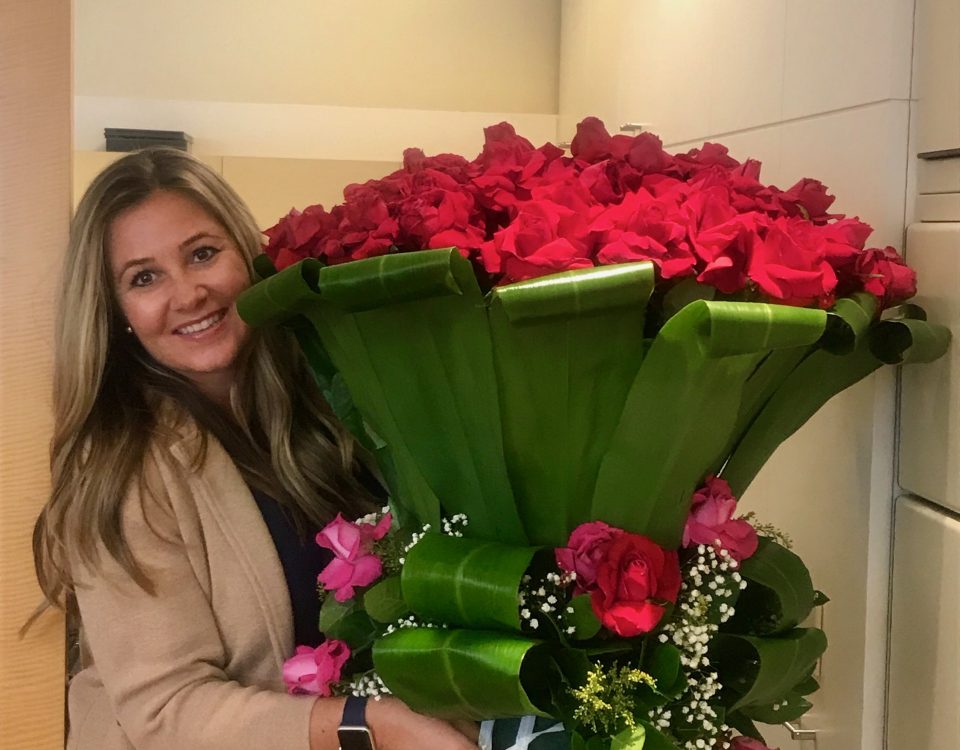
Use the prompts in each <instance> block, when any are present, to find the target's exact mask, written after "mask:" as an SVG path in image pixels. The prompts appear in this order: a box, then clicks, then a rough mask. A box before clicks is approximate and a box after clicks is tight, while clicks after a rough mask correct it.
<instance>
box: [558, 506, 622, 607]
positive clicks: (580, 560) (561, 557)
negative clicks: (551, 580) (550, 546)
mask: <svg viewBox="0 0 960 750" xmlns="http://www.w3.org/2000/svg"><path fill="white" fill-rule="evenodd" d="M622 533H623V532H622V531H621V530H620V529H615V528H614V527H613V526H608V525H607V524H605V523H604V522H603V521H590V522H589V523H582V524H580V525H579V526H577V528H575V529H574V530H573V533H571V534H570V539H569V540H567V546H566V547H560V548H558V549H556V550H554V554H555V556H556V558H557V565H558V566H559V567H560V570H563V571H565V572H567V573H576V575H577V581H576V593H578V594H583V593H586V592H589V591H591V590H592V589H593V588H594V587H595V584H596V581H597V565H598V564H599V563H600V560H602V559H603V558H604V557H605V556H606V554H607V548H608V547H609V546H610V542H612V541H613V539H614V537H616V536H617V535H618V534H622Z"/></svg>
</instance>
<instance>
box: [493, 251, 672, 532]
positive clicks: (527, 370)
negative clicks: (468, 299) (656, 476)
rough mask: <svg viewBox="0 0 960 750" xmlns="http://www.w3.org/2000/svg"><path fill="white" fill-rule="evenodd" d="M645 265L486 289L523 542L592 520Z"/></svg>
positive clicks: (631, 356)
mask: <svg viewBox="0 0 960 750" xmlns="http://www.w3.org/2000/svg"><path fill="white" fill-rule="evenodd" d="M653 282H654V274H653V265H652V264H651V263H631V264H626V265H623V266H609V267H607V268H591V269H586V270H583V271H571V272H568V273H565V274H558V275H557V276H551V277H549V279H548V280H546V281H544V280H542V279H536V280H534V281H529V282H521V283H518V284H511V285H509V286H505V287H500V288H498V289H494V290H493V292H491V295H490V327H491V331H492V333H493V345H494V353H495V356H496V369H497V382H498V387H499V392H500V403H501V409H502V412H503V414H504V415H505V416H506V418H505V419H504V423H503V429H504V434H503V439H504V450H505V453H506V461H507V465H508V467H509V472H510V478H511V482H512V484H513V488H514V492H515V497H516V502H517V506H518V509H519V511H520V515H521V518H522V520H523V523H524V527H525V528H526V529H527V532H528V535H529V537H530V540H531V541H532V542H534V543H537V544H550V545H557V546H559V545H562V544H563V543H565V542H566V540H567V537H568V536H569V535H570V532H571V531H572V530H573V529H574V528H575V527H576V526H577V525H579V524H580V523H583V522H584V521H587V520H589V519H591V518H592V517H593V516H592V515H591V512H592V511H591V503H592V498H593V489H594V484H595V482H596V472H597V468H598V467H599V465H600V461H601V460H602V458H603V455H604V452H605V451H606V447H607V444H608V442H609V440H610V436H611V435H612V434H613V431H614V429H615V428H616V426H617V422H618V421H619V419H620V414H621V412H622V409H623V403H624V400H625V399H626V397H627V392H628V390H629V388H630V383H631V382H632V380H633V377H634V375H635V374H636V372H637V369H638V368H639V367H640V363H641V362H642V361H643V355H644V351H645V347H644V341H643V326H644V316H645V313H646V306H647V300H648V298H649V296H650V292H651V290H652V289H653Z"/></svg>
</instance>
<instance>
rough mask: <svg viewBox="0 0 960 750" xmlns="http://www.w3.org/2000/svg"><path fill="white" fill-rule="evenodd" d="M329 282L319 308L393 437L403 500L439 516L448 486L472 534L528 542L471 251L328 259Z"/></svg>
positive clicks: (371, 412)
mask: <svg viewBox="0 0 960 750" xmlns="http://www.w3.org/2000/svg"><path fill="white" fill-rule="evenodd" d="M287 270H289V269H287ZM285 272H286V271H284V272H282V273H285ZM282 273H281V274H278V275H282ZM318 288H319V290H320V298H319V299H318V300H316V301H315V302H314V303H313V305H312V306H311V307H310V309H309V310H308V311H307V315H308V317H309V318H310V320H311V322H312V323H313V324H314V326H315V327H316V328H317V330H318V331H319V333H320V337H321V339H322V341H323V344H324V347H325V348H326V350H327V351H328V353H329V354H330V357H331V359H332V360H333V361H334V362H336V364H337V367H338V369H339V370H340V372H341V374H342V375H343V378H344V381H346V383H347V385H348V387H349V389H350V393H351V394H352V395H353V397H354V401H355V402H356V403H357V406H358V408H359V409H360V411H361V412H362V413H363V414H364V416H365V418H366V419H367V421H368V422H369V423H370V424H371V425H372V427H373V429H374V431H375V432H376V433H377V434H378V435H379V436H380V437H381V438H382V439H383V440H384V441H385V442H386V443H387V444H388V445H389V446H390V455H391V457H392V459H393V463H394V467H395V470H396V481H397V487H395V488H393V489H395V493H394V494H395V496H396V497H395V500H396V502H397V503H398V504H400V505H403V506H406V507H407V508H409V509H410V510H411V511H412V512H413V514H414V515H415V516H416V518H417V519H418V520H420V522H422V523H430V524H433V525H434V527H435V528H436V527H437V526H438V525H439V518H440V504H441V498H442V500H443V506H444V508H445V510H446V512H447V513H449V514H453V513H465V514H467V516H468V517H469V519H470V527H469V530H468V533H470V534H471V535H474V536H478V537H483V538H488V539H499V540H501V541H505V542H512V543H519V544H523V543H524V542H525V541H526V534H525V533H524V530H523V527H522V524H521V522H520V518H519V515H518V512H517V509H516V505H515V503H514V499H513V493H512V490H511V487H510V483H509V480H508V478H507V471H506V466H505V463H504V460H503V445H502V427H501V423H500V410H499V399H498V395H497V387H496V380H495V376H494V371H493V353H492V346H491V342H490V333H489V329H488V326H487V320H486V310H485V308H484V305H483V298H482V295H481V294H480V290H479V288H478V286H477V282H476V279H475V277H474V275H473V269H472V267H471V266H470V263H469V262H468V261H467V260H465V259H464V258H463V257H462V256H461V255H460V254H459V253H458V252H457V251H456V250H441V251H429V252H420V253H404V254H399V255H388V256H384V257H381V258H372V259H370V260H367V261H357V262H354V263H347V264H343V265H340V266H331V267H329V268H323V269H321V271H320V274H319V279H318Z"/></svg>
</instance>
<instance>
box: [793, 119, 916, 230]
mask: <svg viewBox="0 0 960 750" xmlns="http://www.w3.org/2000/svg"><path fill="white" fill-rule="evenodd" d="M908 126H909V105H908V103H907V102H899V101H890V102H884V103H882V104H876V105H873V106H869V107H858V108H856V109H852V110H847V111H843V112H837V113H834V114H829V115H822V116H819V117H811V118H808V119H804V120H799V121H794V122H789V123H786V124H785V125H784V126H783V129H782V133H783V134H782V142H783V151H782V156H781V159H782V165H781V168H782V170H783V179H784V185H785V186H786V185H789V184H791V183H792V182H793V181H795V180H797V179H799V178H800V177H815V178H816V179H818V180H821V181H822V182H823V183H825V184H826V185H827V186H828V187H829V188H830V189H831V191H832V192H833V193H834V195H836V196H837V201H836V203H834V204H833V206H831V210H833V211H838V212H840V213H844V214H847V215H850V216H860V218H861V219H863V220H864V221H865V222H867V223H868V224H870V225H871V226H872V227H873V228H874V233H873V235H872V236H871V237H870V240H869V242H870V244H871V245H880V246H883V245H893V246H894V247H896V248H898V249H902V248H903V229H904V204H905V201H906V196H905V185H906V177H907V161H908V153H907V131H908Z"/></svg>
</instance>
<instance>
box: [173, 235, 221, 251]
mask: <svg viewBox="0 0 960 750" xmlns="http://www.w3.org/2000/svg"><path fill="white" fill-rule="evenodd" d="M204 237H210V238H211V239H220V238H219V236H218V235H216V234H213V233H212V232H207V231H203V232H197V233H196V234H192V235H190V236H189V237H187V239H185V240H184V241H183V242H181V243H180V249H181V250H182V249H184V248H186V247H187V245H189V244H191V243H193V242H196V241H197V240H201V239H203V238H204Z"/></svg>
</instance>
